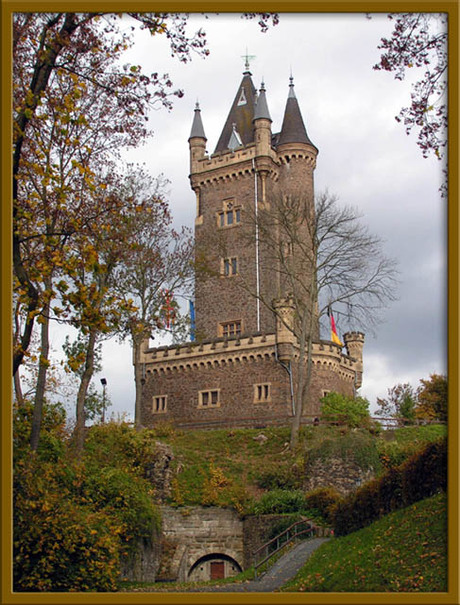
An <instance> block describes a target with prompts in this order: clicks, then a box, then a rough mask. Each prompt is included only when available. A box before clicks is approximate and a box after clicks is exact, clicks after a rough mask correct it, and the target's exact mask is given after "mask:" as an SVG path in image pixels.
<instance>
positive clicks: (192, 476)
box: [149, 425, 446, 514]
mask: <svg viewBox="0 0 460 605" xmlns="http://www.w3.org/2000/svg"><path fill="white" fill-rule="evenodd" d="M149 432H151V433H152V434H154V435H155V436H156V438H157V439H158V440H160V441H162V442H165V443H167V444H169V445H170V446H171V448H172V450H173V453H174V461H173V479H172V490H171V496H170V499H169V503H170V504H172V505H176V506H181V505H217V506H228V507H232V508H235V509H236V510H238V511H239V512H240V513H241V514H247V513H251V512H253V510H254V508H253V507H254V503H255V502H257V501H260V499H261V498H262V497H265V498H266V497H267V493H271V492H278V493H279V492H280V490H282V491H284V492H286V491H290V492H296V491H298V490H303V491H305V473H306V465H307V462H311V461H312V460H318V459H321V460H324V461H327V460H328V459H330V458H334V457H338V458H341V459H343V460H346V461H351V462H353V463H355V464H357V465H358V466H359V467H361V468H363V469H364V470H368V469H369V468H370V469H372V471H373V473H374V474H375V475H376V476H377V477H378V476H380V475H382V474H383V473H384V472H385V471H386V470H388V469H390V468H393V467H395V466H398V465H399V464H401V463H402V462H404V461H405V460H407V459H408V458H409V457H410V456H411V455H412V454H414V453H415V452H416V451H418V450H419V449H420V448H422V447H423V446H424V445H426V444H427V443H431V442H433V441H436V440H437V439H439V438H440V437H442V436H445V434H446V427H445V426H443V425H427V426H420V427H407V428H400V429H396V430H394V431H391V432H390V431H388V432H386V431H382V432H381V433H380V434H371V433H370V432H369V431H367V430H365V429H346V428H345V429H344V428H341V427H329V426H317V427H304V428H302V430H301V435H300V439H299V445H298V447H297V448H296V450H295V451H291V450H290V449H289V447H288V443H289V429H288V428H287V427H269V428H265V429H219V430H210V431H198V430H196V431H181V430H178V429H173V428H171V427H170V426H167V425H165V426H159V427H157V428H156V429H153V430H152V431H149ZM256 512H262V511H256ZM263 512H270V511H269V510H265V511H263ZM272 512H280V511H272ZM285 512H292V511H285Z"/></svg>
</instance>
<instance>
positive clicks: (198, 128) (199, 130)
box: [189, 101, 206, 139]
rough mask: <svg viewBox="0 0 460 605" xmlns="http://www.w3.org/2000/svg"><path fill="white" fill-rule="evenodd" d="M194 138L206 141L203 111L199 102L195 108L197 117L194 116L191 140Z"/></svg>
mask: <svg viewBox="0 0 460 605" xmlns="http://www.w3.org/2000/svg"><path fill="white" fill-rule="evenodd" d="M193 137H200V138H201V139H206V135H205V134H204V128H203V122H202V121H201V110H200V106H199V104H198V101H197V102H196V106H195V115H194V116H193V124H192V130H191V132H190V137H189V139H191V138H193Z"/></svg>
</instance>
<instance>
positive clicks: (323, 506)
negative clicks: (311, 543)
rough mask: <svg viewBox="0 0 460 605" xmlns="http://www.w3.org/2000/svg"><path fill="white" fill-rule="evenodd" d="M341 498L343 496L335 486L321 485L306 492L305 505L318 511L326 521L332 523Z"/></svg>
mask: <svg viewBox="0 0 460 605" xmlns="http://www.w3.org/2000/svg"><path fill="white" fill-rule="evenodd" d="M341 499H342V496H341V495H340V494H339V492H338V491H337V490H335V489H334V488H332V487H320V488H318V489H315V490H312V491H311V492H308V493H307V494H306V496H305V505H306V507H307V509H309V510H313V511H316V512H317V513H318V514H319V515H320V516H321V517H322V518H323V519H324V521H325V522H326V523H332V522H333V520H334V514H335V509H336V507H337V505H338V503H339V502H340V500H341Z"/></svg>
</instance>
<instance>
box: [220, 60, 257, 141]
mask: <svg viewBox="0 0 460 605" xmlns="http://www.w3.org/2000/svg"><path fill="white" fill-rule="evenodd" d="M255 99H256V89H255V86H254V84H253V82H252V79H251V74H250V72H249V71H245V72H244V74H243V79H242V80H241V84H240V86H239V88H238V90H237V93H236V96H235V99H234V101H233V104H232V107H231V109H230V112H229V114H228V117H227V120H226V122H225V125H224V128H223V129H222V133H221V135H220V137H219V140H218V142H217V145H216V149H215V153H218V152H221V151H226V150H228V148H229V147H228V144H229V141H230V138H231V136H232V132H233V124H236V131H237V132H238V134H239V136H240V138H241V144H242V145H247V144H248V143H252V142H254V126H253V124H252V120H253V118H254V109H255Z"/></svg>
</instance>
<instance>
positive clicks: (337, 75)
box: [55, 13, 447, 418]
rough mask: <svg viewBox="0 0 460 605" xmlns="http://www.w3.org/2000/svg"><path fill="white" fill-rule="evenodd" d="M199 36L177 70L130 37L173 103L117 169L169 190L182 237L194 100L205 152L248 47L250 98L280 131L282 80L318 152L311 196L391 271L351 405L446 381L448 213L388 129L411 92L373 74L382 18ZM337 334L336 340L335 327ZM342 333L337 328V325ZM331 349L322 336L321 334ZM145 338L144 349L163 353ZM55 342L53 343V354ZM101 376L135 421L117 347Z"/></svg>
mask: <svg viewBox="0 0 460 605" xmlns="http://www.w3.org/2000/svg"><path fill="white" fill-rule="evenodd" d="M195 27H196V28H199V27H203V28H204V29H205V31H206V32H207V38H208V42H209V49H210V56H209V57H207V58H206V59H202V58H199V57H195V58H194V59H193V60H192V62H191V63H188V64H186V65H184V64H180V63H179V62H178V61H177V59H173V58H171V57H170V52H169V47H168V45H167V43H166V40H163V39H162V38H161V36H155V37H153V38H152V37H151V36H150V35H148V34H146V33H140V34H139V35H138V36H137V38H136V45H135V48H134V49H133V50H132V51H130V52H129V54H128V56H127V57H126V62H130V63H134V64H140V65H142V66H143V68H144V69H145V71H146V72H148V73H150V72H153V71H158V72H160V73H164V72H167V73H169V75H170V77H171V78H172V80H173V82H174V85H175V86H177V87H180V88H182V89H183V90H184V93H185V94H184V97H183V98H181V99H177V100H176V101H175V102H174V108H173V110H172V111H167V110H165V109H160V110H158V111H153V112H152V114H151V116H150V125H151V128H152V129H153V131H154V137H153V138H152V139H151V140H150V141H149V143H148V144H147V145H145V146H143V147H141V148H139V149H138V150H136V151H135V152H132V153H130V154H129V155H128V156H127V157H128V158H129V160H130V161H136V162H140V163H145V166H146V167H147V168H148V169H149V170H150V171H151V173H152V174H153V175H157V174H160V173H163V174H164V175H165V177H167V178H168V179H169V181H170V182H171V185H170V195H169V199H170V204H171V209H172V212H173V215H174V220H175V223H176V224H177V225H188V226H189V227H193V224H194V218H195V195H194V193H193V192H192V190H191V189H190V186H189V180H188V174H189V151H188V142H187V140H188V137H189V135H190V128H191V125H192V119H193V110H194V107H195V103H196V101H197V100H198V101H199V103H200V107H201V116H202V120H203V125H204V129H205V132H206V136H207V139H208V142H207V145H208V151H209V152H210V153H212V152H213V151H214V148H215V146H216V144H217V139H218V137H219V135H220V132H221V130H222V128H223V125H224V122H225V119H226V117H227V114H228V112H229V109H230V106H231V104H232V101H233V98H234V96H235V94H236V92H237V89H238V86H239V84H240V81H241V79H242V74H243V71H244V59H243V58H242V57H243V56H244V55H245V54H246V49H247V52H248V54H249V55H254V56H255V58H254V59H252V60H251V64H250V71H251V73H252V79H253V82H254V84H255V86H256V88H259V87H260V83H261V81H262V80H264V82H265V86H266V90H267V93H266V94H267V102H268V107H269V111H270V114H271V118H272V120H273V124H272V131H273V132H279V130H280V129H281V121H282V118H283V113H284V107H285V104H286V99H287V94H288V85H289V76H290V73H291V70H292V75H293V77H294V84H295V92H296V96H297V99H298V102H299V105H300V108H301V111H302V115H303V118H304V122H305V125H306V128H307V132H308V134H309V137H310V139H311V140H312V141H313V143H314V144H315V145H316V146H317V147H318V148H319V155H318V159H317V168H316V171H315V188H316V192H320V191H324V190H325V189H328V190H329V192H330V193H334V194H337V195H338V196H339V198H340V200H341V201H342V202H343V203H344V204H349V205H352V206H354V207H356V208H357V209H358V211H359V213H360V214H362V216H363V219H362V220H363V222H364V223H365V224H367V225H368V227H369V230H370V231H371V233H374V234H376V235H378V236H380V237H381V238H382V239H383V240H384V242H385V243H384V249H385V253H386V254H387V255H388V256H391V257H395V258H396V259H397V260H398V262H399V271H400V276H399V277H400V281H401V284H400V287H399V300H397V301H396V302H394V303H392V304H391V306H390V307H389V308H388V309H387V310H385V311H384V312H383V314H382V318H383V320H384V321H383V323H382V324H381V325H380V326H379V327H378V328H377V330H376V334H375V336H374V335H372V334H367V335H366V342H365V347H364V381H363V386H362V388H361V389H360V394H361V395H362V396H364V397H367V398H368V399H369V401H370V402H371V410H372V409H375V400H376V397H379V396H385V395H386V392H387V389H388V388H389V387H392V386H393V385H395V384H397V383H399V382H410V383H411V384H412V385H413V386H418V384H419V379H420V378H428V376H429V374H430V373H433V372H436V373H445V372H446V369H447V355H446V346H447V345H446V334H447V326H446V266H447V254H446V201H445V200H443V199H442V198H441V197H440V194H439V191H438V189H439V186H440V184H441V177H442V174H441V163H440V162H439V161H438V160H437V159H436V158H434V157H432V158H429V159H424V158H423V157H422V154H421V151H420V150H419V148H418V147H417V145H416V136H415V135H413V136H410V137H408V136H407V135H406V134H405V131H404V127H403V126H402V125H401V124H398V123H397V122H396V120H395V119H394V116H395V115H397V113H398V112H399V110H400V108H401V107H402V106H404V105H407V104H408V103H409V101H410V83H411V81H410V80H407V81H404V82H399V81H395V80H394V79H393V76H392V75H391V74H389V73H386V72H385V73H384V72H381V71H374V70H373V69H372V66H373V65H374V64H375V63H376V62H377V61H378V58H379V51H378V50H377V45H378V43H379V41H380V38H381V37H382V36H385V35H389V33H390V31H391V22H389V21H388V19H387V18H386V17H385V15H372V18H371V19H368V18H367V17H366V15H364V14H359V13H356V14H351V13H348V14H346V13H341V14H311V13H303V14H299V13H297V14H281V15H280V23H279V25H277V26H276V27H274V28H272V27H270V30H269V31H268V32H266V33H261V32H260V29H259V26H258V25H257V22H256V21H248V20H243V19H241V18H240V16H239V15H236V14H227V15H224V14H223V15H220V16H215V15H212V16H210V18H209V19H205V18H204V17H202V16H199V15H193V16H192V19H191V29H192V28H195ZM416 76H417V74H416V73H414V74H412V77H413V78H414V77H416ZM338 330H339V333H341V332H342V329H341V325H340V321H339V324H338ZM344 331H346V326H344ZM324 336H325V337H327V338H328V337H329V336H328V335H324ZM161 342H162V341H161V340H160V339H159V338H156V339H155V340H154V341H153V343H152V344H153V345H158V344H161ZM56 347H59V338H58V337H56V339H55V348H56ZM103 366H104V369H103V372H102V373H101V374H100V375H98V376H97V377H95V384H96V386H97V388H100V384H99V383H100V380H99V379H100V377H101V376H104V377H106V378H107V382H108V386H107V388H108V393H109V394H110V397H111V400H112V403H113V407H112V408H111V409H110V411H112V412H115V413H123V412H125V413H126V414H127V415H128V417H129V418H132V417H133V414H134V380H133V369H132V364H131V351H130V347H129V345H124V346H122V345H119V344H117V343H116V342H115V341H110V342H108V343H106V344H105V345H104V355H103Z"/></svg>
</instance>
